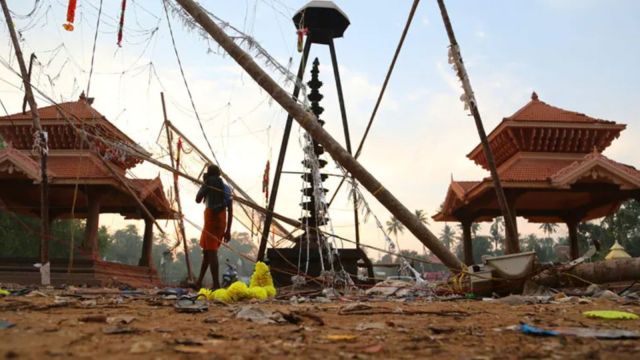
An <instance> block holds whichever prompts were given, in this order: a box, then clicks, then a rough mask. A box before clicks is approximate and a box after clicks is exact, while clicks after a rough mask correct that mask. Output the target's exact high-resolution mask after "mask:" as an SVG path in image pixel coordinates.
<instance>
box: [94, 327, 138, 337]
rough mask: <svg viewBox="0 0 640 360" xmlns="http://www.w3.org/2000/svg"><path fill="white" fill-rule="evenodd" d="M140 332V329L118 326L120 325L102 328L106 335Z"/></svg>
mask: <svg viewBox="0 0 640 360" xmlns="http://www.w3.org/2000/svg"><path fill="white" fill-rule="evenodd" d="M141 332H142V329H138V328H135V327H129V326H120V325H116V326H107V327H106V328H104V329H102V333H103V334H107V335H118V334H137V333H141Z"/></svg>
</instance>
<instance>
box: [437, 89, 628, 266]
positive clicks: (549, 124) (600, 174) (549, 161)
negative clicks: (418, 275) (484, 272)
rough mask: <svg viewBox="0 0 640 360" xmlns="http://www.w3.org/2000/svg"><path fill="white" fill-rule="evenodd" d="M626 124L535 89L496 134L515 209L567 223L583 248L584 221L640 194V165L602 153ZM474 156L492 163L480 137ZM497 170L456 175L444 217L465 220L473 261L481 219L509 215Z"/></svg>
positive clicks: (493, 144) (495, 149) (574, 243)
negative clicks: (464, 177)
mask: <svg viewBox="0 0 640 360" xmlns="http://www.w3.org/2000/svg"><path fill="white" fill-rule="evenodd" d="M625 128H626V125H624V124H617V123H615V122H613V121H607V120H602V119H596V118H592V117H590V116H587V115H585V114H582V113H578V112H573V111H568V110H564V109H560V108H558V107H555V106H551V105H549V104H547V103H545V102H543V101H541V100H540V99H539V98H538V95H537V94H536V93H535V92H534V93H533V94H532V96H531V101H529V103H527V104H526V105H525V106H523V107H522V108H521V109H520V110H518V111H516V112H515V113H514V114H513V115H511V116H509V117H507V118H504V119H503V120H502V122H500V124H498V126H497V127H496V128H495V129H493V131H492V132H491V133H490V134H489V137H488V140H489V145H490V148H491V151H492V153H493V156H494V158H495V162H496V166H497V169H498V175H499V177H500V181H501V184H502V187H503V188H504V191H505V194H506V197H507V201H508V203H509V205H510V208H511V211H512V213H513V216H521V217H523V218H525V219H527V220H528V221H530V222H534V223H564V224H566V225H567V227H568V230H569V238H570V248H571V257H572V258H574V259H575V258H577V257H578V256H579V250H578V235H577V225H578V224H579V223H580V222H582V221H588V220H592V219H597V218H600V217H603V216H607V215H610V214H612V213H614V212H615V211H616V210H617V209H618V208H619V206H620V205H621V203H622V202H624V201H625V200H628V199H640V171H638V170H637V169H635V168H634V167H633V166H630V165H625V164H621V163H619V162H616V161H614V160H611V159H609V158H607V157H606V156H604V155H602V152H603V151H604V150H605V149H606V148H607V147H608V146H609V145H611V143H612V142H613V140H615V139H616V138H618V137H619V136H620V132H621V131H622V130H624V129H625ZM467 157H468V158H469V159H471V160H473V161H474V162H475V163H476V164H477V165H479V166H481V167H483V168H484V169H488V165H487V160H486V158H485V156H484V153H483V151H482V148H481V146H480V145H478V146H476V147H475V148H474V149H473V150H472V151H471V153H469V154H468V155H467ZM501 215H502V213H501V211H500V207H499V206H498V202H497V198H496V194H495V191H494V187H493V183H492V181H491V178H484V179H482V180H480V181H454V180H453V179H452V180H451V184H450V185H449V189H448V191H447V195H446V198H445V201H444V203H443V205H442V209H441V210H440V211H439V212H438V213H437V214H436V215H434V216H433V218H434V219H435V220H436V221H456V222H460V223H461V224H462V226H463V230H464V231H463V235H464V236H463V248H464V255H465V263H467V264H471V263H472V262H473V254H472V244H471V241H472V240H471V231H470V227H471V224H472V223H473V222H482V221H492V220H493V219H494V218H495V217H497V216H501Z"/></svg>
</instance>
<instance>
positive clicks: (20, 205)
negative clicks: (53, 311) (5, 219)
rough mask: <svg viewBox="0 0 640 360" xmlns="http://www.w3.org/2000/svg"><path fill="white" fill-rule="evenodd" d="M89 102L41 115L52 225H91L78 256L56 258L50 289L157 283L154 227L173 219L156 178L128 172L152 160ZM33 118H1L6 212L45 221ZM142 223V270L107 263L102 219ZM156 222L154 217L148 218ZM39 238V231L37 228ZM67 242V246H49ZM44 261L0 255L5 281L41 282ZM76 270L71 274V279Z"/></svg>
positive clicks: (0, 195)
mask: <svg viewBox="0 0 640 360" xmlns="http://www.w3.org/2000/svg"><path fill="white" fill-rule="evenodd" d="M90 102H91V101H90V99H87V98H85V97H83V96H81V98H80V99H79V100H78V101H75V102H66V103H62V104H59V105H53V106H47V107H43V108H40V109H38V111H39V114H40V121H41V125H42V128H43V131H46V133H47V136H48V145H49V149H48V168H47V177H48V182H49V219H50V221H53V220H55V219H69V218H76V219H86V227H85V233H84V238H83V239H78V240H77V243H80V244H79V246H78V249H77V251H76V252H77V253H78V255H76V258H75V259H74V262H73V264H71V266H70V267H69V261H68V259H51V281H52V283H54V284H56V283H65V284H71V283H82V284H96V285H98V284H104V283H109V282H112V281H118V280H120V281H123V282H129V283H131V282H135V283H138V284H140V283H149V282H151V283H154V282H157V280H158V279H157V275H156V272H155V270H154V269H153V268H152V266H151V264H152V262H151V248H152V242H153V227H154V222H155V220H157V219H171V218H175V212H174V211H173V210H172V208H171V205H170V203H169V201H168V200H167V198H166V197H165V194H164V191H163V186H162V183H161V181H160V179H159V178H158V177H156V178H155V179H134V178H131V177H128V176H127V171H128V170H130V169H131V168H133V167H135V166H136V165H138V164H141V163H142V162H143V160H142V159H141V158H139V157H136V156H132V155H131V152H132V150H133V151H134V152H135V153H138V154H141V156H142V157H144V156H149V155H150V154H148V153H147V152H146V151H145V150H144V149H142V148H141V147H140V146H139V145H138V144H136V142H135V141H133V140H132V139H130V138H129V137H128V136H127V135H126V134H124V133H123V132H122V131H120V130H119V129H118V128H116V127H115V126H114V125H113V124H112V123H111V122H109V120H107V119H106V118H105V117H104V116H103V115H102V114H100V113H99V112H98V111H96V110H95V109H94V108H93V107H92V106H91V104H90ZM32 124H33V122H32V117H31V113H30V112H26V113H18V114H14V115H9V116H4V117H0V136H1V137H2V139H3V140H4V142H5V148H4V149H1V150H0V211H2V212H10V213H15V214H22V215H29V216H35V217H39V216H40V201H41V200H40V182H41V176H40V162H39V161H40V160H39V156H37V155H36V154H37V152H34V151H33V147H34V129H33V126H32ZM105 213H111V214H119V215H121V216H123V217H124V218H125V219H142V220H144V224H145V226H144V236H143V245H142V249H141V257H140V260H139V263H138V266H130V265H123V264H114V263H109V262H106V261H103V260H102V258H101V256H100V254H99V249H98V228H99V224H100V222H99V220H100V214H105ZM149 215H151V216H149ZM34 230H35V231H36V232H39V231H40V229H34ZM50 241H63V242H68V241H69V239H50ZM37 261H38V259H26V258H7V257H6V256H5V257H3V254H0V282H14V283H15V282H23V283H29V282H33V283H37V282H39V279H40V277H39V275H38V273H37V272H35V271H36V269H34V268H33V263H34V262H37ZM68 270H70V272H68Z"/></svg>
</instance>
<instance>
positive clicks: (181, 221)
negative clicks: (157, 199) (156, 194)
mask: <svg viewBox="0 0 640 360" xmlns="http://www.w3.org/2000/svg"><path fill="white" fill-rule="evenodd" d="M160 101H161V102H162V115H163V117H164V128H165V130H166V132H167V146H168V147H169V157H170V158H171V167H172V168H175V169H176V170H178V166H177V164H176V161H175V160H174V154H173V137H172V136H171V130H170V129H169V126H168V121H169V119H168V117H167V105H166V104H165V102H164V93H163V92H161V93H160ZM178 151H179V150H178ZM173 189H174V193H175V195H176V204H178V216H179V218H178V230H179V233H180V236H181V237H182V247H183V249H184V260H185V262H186V263H187V278H188V279H189V282H193V271H192V270H191V261H189V245H187V235H186V231H185V229H184V215H183V214H182V202H181V201H180V189H179V187H178V174H176V173H173Z"/></svg>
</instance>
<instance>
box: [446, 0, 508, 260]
mask: <svg viewBox="0 0 640 360" xmlns="http://www.w3.org/2000/svg"><path fill="white" fill-rule="evenodd" d="M438 6H439V7H440V13H441V14H442V20H443V22H444V27H445V29H446V30H447V35H448V36H449V42H450V43H451V50H452V51H457V50H458V42H457V40H456V36H455V34H454V32H453V26H452V25H451V20H450V19H449V14H448V13H447V8H446V7H445V5H444V0H438ZM456 70H457V71H456V72H457V75H458V77H459V78H460V81H462V83H463V89H464V91H465V96H467V98H468V99H473V91H472V90H471V82H470V81H469V77H468V74H467V70H466V69H465V66H464V62H462V58H460V63H459V66H457V67H456ZM468 104H469V108H470V109H469V110H470V111H471V114H472V115H473V119H474V120H475V123H476V128H477V129H478V135H479V136H480V142H481V143H482V150H483V151H484V156H485V158H486V159H487V164H488V165H489V171H490V172H491V179H492V180H493V187H494V189H495V191H496V197H497V198H498V204H499V205H500V209H501V210H502V216H503V217H504V222H505V229H506V235H507V236H506V238H507V241H506V246H505V252H506V253H507V254H512V253H518V252H520V246H519V244H518V230H517V228H516V224H515V220H514V218H513V217H512V216H511V210H510V209H509V205H508V203H507V198H506V196H505V194H504V190H503V189H502V184H501V183H500V178H499V176H498V170H497V168H496V163H495V160H494V159H493V153H492V152H491V147H490V146H489V141H488V140H487V134H486V132H485V130H484V125H483V124H482V118H481V117H480V111H479V110H478V106H477V104H476V102H475V100H470V101H468Z"/></svg>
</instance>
